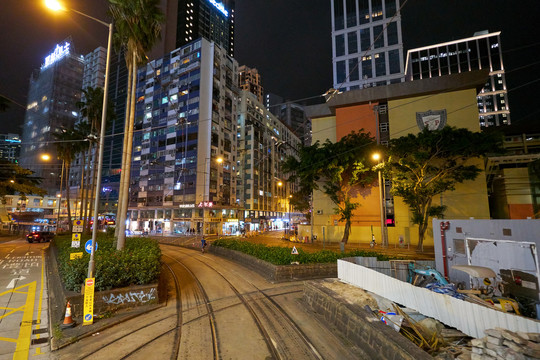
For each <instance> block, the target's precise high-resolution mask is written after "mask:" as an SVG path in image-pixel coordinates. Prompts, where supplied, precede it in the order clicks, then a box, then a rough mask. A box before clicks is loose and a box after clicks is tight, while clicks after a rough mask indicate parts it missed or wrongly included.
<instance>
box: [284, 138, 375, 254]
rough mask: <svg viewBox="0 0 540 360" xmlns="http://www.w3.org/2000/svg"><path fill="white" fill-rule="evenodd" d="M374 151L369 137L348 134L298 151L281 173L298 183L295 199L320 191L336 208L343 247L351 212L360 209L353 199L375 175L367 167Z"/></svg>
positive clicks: (346, 237) (370, 182)
mask: <svg viewBox="0 0 540 360" xmlns="http://www.w3.org/2000/svg"><path fill="white" fill-rule="evenodd" d="M375 147H376V144H375V140H374V139H373V138H372V137H371V135H370V134H366V133H364V132H363V129H362V130H360V132H358V133H356V132H352V133H350V134H349V135H347V136H344V137H343V138H342V139H341V140H340V141H338V142H336V143H332V142H330V141H328V140H327V141H326V142H325V143H324V144H323V145H322V146H321V145H320V144H319V142H316V143H315V144H314V145H312V146H309V147H302V148H301V149H300V152H299V160H297V159H296V158H294V157H289V158H288V159H287V160H286V162H285V164H284V170H285V172H288V173H291V174H292V175H291V176H290V177H289V180H291V181H298V182H299V186H300V191H299V193H297V194H295V196H297V197H298V198H299V199H302V198H305V195H306V194H311V193H312V192H313V191H314V190H321V191H322V192H323V193H324V194H325V195H327V196H328V197H329V198H330V199H331V200H332V202H333V203H334V204H335V205H336V208H335V209H334V211H335V213H336V214H337V215H340V216H341V218H340V221H345V231H344V233H343V238H342V240H341V241H342V242H343V243H345V244H346V243H347V242H348V240H349V234H350V232H351V218H352V215H353V212H354V210H355V209H356V208H357V207H358V206H359V205H360V204H359V203H358V202H357V201H356V197H357V196H358V195H360V189H361V188H366V187H369V186H371V184H372V183H373V181H374V179H375V177H376V172H374V171H373V169H372V167H371V160H370V157H371V154H372V153H373V152H374V149H375Z"/></svg>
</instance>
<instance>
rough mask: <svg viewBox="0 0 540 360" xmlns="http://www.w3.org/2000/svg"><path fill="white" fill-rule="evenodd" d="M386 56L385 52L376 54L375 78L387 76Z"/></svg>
mask: <svg viewBox="0 0 540 360" xmlns="http://www.w3.org/2000/svg"><path fill="white" fill-rule="evenodd" d="M385 55H386V54H385V53H384V52H382V53H378V54H375V76H377V77H378V76H385V75H386V56H385Z"/></svg>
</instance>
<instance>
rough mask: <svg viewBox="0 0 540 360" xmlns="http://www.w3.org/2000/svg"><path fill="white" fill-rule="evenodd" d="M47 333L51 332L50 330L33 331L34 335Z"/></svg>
mask: <svg viewBox="0 0 540 360" xmlns="http://www.w3.org/2000/svg"><path fill="white" fill-rule="evenodd" d="M46 332H49V330H48V329H35V330H32V334H44V333H46Z"/></svg>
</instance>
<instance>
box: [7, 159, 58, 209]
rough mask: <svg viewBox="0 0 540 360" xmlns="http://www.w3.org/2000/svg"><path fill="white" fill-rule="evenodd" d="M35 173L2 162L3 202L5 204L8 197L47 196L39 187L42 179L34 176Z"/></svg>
mask: <svg viewBox="0 0 540 360" xmlns="http://www.w3.org/2000/svg"><path fill="white" fill-rule="evenodd" d="M33 173H34V172H33V171H31V170H28V169H23V168H22V167H20V166H19V165H17V164H13V163H11V162H9V161H6V160H0V199H1V200H2V202H3V203H5V197H6V195H15V194H19V195H21V196H22V197H23V198H25V197H26V195H30V194H33V195H39V196H44V195H46V194H47V191H46V190H44V189H42V188H40V187H39V185H40V184H41V181H42V178H40V177H37V176H32V174H33Z"/></svg>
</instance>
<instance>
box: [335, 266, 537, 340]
mask: <svg viewBox="0 0 540 360" xmlns="http://www.w3.org/2000/svg"><path fill="white" fill-rule="evenodd" d="M338 278H339V279H340V280H341V281H344V282H346V283H349V284H351V285H354V286H357V287H360V288H362V289H364V290H367V291H370V292H372V293H375V294H377V295H380V296H382V297H385V298H387V299H389V300H391V301H393V302H395V303H398V304H400V305H403V306H406V307H408V308H411V309H414V310H416V311H418V312H420V313H422V314H424V315H426V316H429V317H432V318H434V319H437V320H439V321H440V322H442V323H443V324H446V325H448V326H451V327H454V328H456V329H458V330H460V331H462V332H463V333H465V334H467V335H469V336H472V337H475V338H481V337H484V336H485V334H484V331H485V330H487V329H493V328H496V327H501V328H505V329H508V330H511V331H525V332H534V333H540V321H538V320H534V319H528V318H525V317H522V316H517V315H514V314H510V313H505V312H502V311H497V310H493V309H490V308H488V307H485V306H482V305H478V304H474V303H471V302H467V301H463V300H459V299H456V298H454V297H451V296H449V295H444V294H439V293H436V292H433V291H430V290H428V289H424V288H420V287H417V286H414V285H411V284H409V283H407V282H404V281H401V280H398V279H394V278H393V277H390V276H388V275H384V274H381V273H379V272H377V271H375V270H372V269H369V268H367V267H364V266H362V265H357V264H355V263H352V262H349V261H346V260H338Z"/></svg>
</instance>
